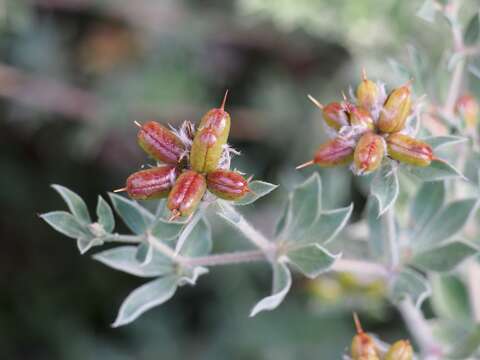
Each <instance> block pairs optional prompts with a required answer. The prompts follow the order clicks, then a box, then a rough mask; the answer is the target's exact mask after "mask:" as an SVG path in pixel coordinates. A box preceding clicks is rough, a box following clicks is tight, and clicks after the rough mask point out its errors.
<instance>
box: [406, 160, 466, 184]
mask: <svg viewBox="0 0 480 360" xmlns="http://www.w3.org/2000/svg"><path fill="white" fill-rule="evenodd" d="M406 168H407V169H408V171H409V173H410V174H412V175H413V176H415V177H416V178H418V179H420V180H422V181H437V180H446V179H454V178H457V177H461V178H463V177H464V176H463V174H462V173H461V172H460V171H458V170H457V169H456V168H455V167H454V166H453V165H451V164H449V163H448V162H446V161H444V160H433V161H432V162H431V164H430V166H426V167H419V166H407V167H406Z"/></svg>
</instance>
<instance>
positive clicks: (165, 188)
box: [125, 165, 178, 200]
mask: <svg viewBox="0 0 480 360" xmlns="http://www.w3.org/2000/svg"><path fill="white" fill-rule="evenodd" d="M177 175H178V170H177V168H176V167H175V166H171V165H165V166H159V167H155V168H152V169H147V170H141V171H137V172H136V173H133V174H132V175H130V176H129V177H128V178H127V186H126V188H125V190H126V191H127V193H128V196H130V197H131V198H132V199H137V200H150V199H159V198H163V197H166V196H167V195H168V193H169V192H170V190H171V189H172V187H173V184H174V183H175V180H176V178H177Z"/></svg>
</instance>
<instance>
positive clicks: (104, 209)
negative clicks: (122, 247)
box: [97, 195, 115, 233]
mask: <svg viewBox="0 0 480 360" xmlns="http://www.w3.org/2000/svg"><path fill="white" fill-rule="evenodd" d="M97 218H98V223H99V224H100V225H102V227H103V229H104V230H105V231H106V232H108V233H111V232H112V231H113V229H114V228H115V219H114V217H113V211H112V208H111V207H110V205H108V203H107V202H106V201H105V200H104V199H103V198H102V197H101V196H100V195H99V196H98V202H97Z"/></svg>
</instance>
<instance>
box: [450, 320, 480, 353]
mask: <svg viewBox="0 0 480 360" xmlns="http://www.w3.org/2000/svg"><path fill="white" fill-rule="evenodd" d="M479 347H480V325H476V326H475V328H474V329H473V330H472V331H471V332H470V334H468V335H467V336H466V337H464V338H463V339H459V340H457V341H456V344H455V346H454V347H453V349H452V350H451V351H450V353H449V355H448V358H449V359H474V358H475V359H476V358H477V357H471V356H472V355H475V353H476V352H477V351H478V349H479ZM477 355H478V354H477Z"/></svg>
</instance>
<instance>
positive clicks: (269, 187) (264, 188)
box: [233, 180, 278, 205]
mask: <svg viewBox="0 0 480 360" xmlns="http://www.w3.org/2000/svg"><path fill="white" fill-rule="evenodd" d="M248 187H249V188H250V190H251V192H249V193H247V194H246V195H245V196H244V197H243V198H242V199H240V200H238V201H235V202H233V204H234V205H250V204H251V203H254V202H255V201H257V200H258V199H260V198H261V197H264V196H265V195H267V194H269V193H271V192H272V191H273V190H275V189H276V188H277V187H278V185H275V184H270V183H268V182H265V181H259V180H255V181H252V182H250V184H248Z"/></svg>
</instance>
